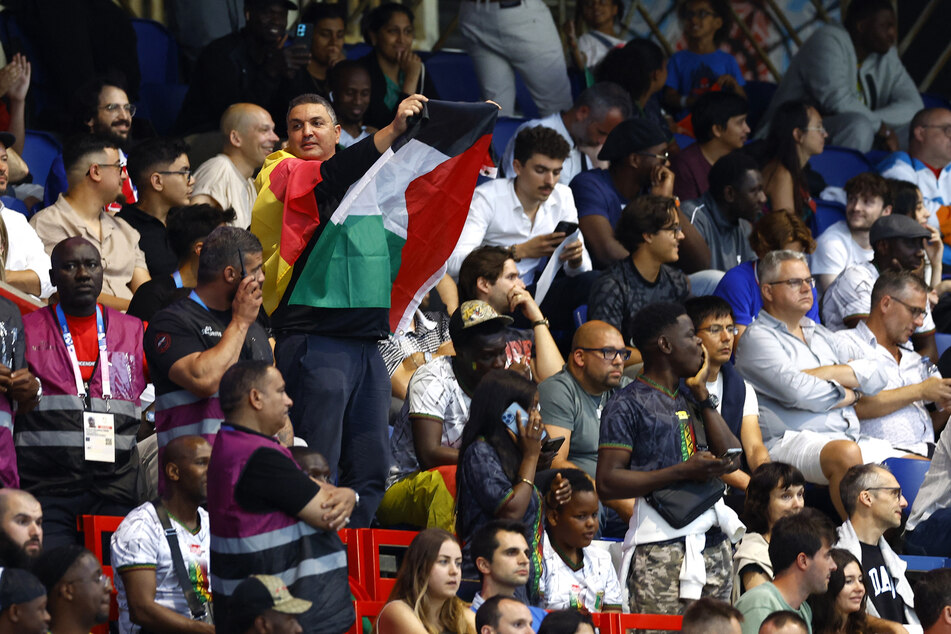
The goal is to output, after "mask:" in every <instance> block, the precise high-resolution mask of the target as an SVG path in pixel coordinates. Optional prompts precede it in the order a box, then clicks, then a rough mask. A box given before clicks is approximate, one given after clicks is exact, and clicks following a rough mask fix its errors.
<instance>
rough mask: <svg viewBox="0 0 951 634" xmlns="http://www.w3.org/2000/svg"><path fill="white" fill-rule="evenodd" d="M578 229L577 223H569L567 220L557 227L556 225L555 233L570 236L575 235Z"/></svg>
mask: <svg viewBox="0 0 951 634" xmlns="http://www.w3.org/2000/svg"><path fill="white" fill-rule="evenodd" d="M577 228H578V223H577V222H568V221H567V220H562V221H561V222H559V223H558V224H557V225H555V233H563V234H565V235H566V236H568V235H571V234H572V233H574V231H575V229H577Z"/></svg>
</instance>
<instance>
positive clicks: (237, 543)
mask: <svg viewBox="0 0 951 634" xmlns="http://www.w3.org/2000/svg"><path fill="white" fill-rule="evenodd" d="M316 533H317V529H316V528H314V527H313V526H310V525H308V524H304V523H303V522H297V523H296V524H291V525H290V526H285V527H284V528H278V529H276V530H273V531H269V532H267V533H261V534H260V535H250V536H248V537H215V536H214V535H212V536H211V549H212V550H213V551H215V552H219V553H223V554H226V555H241V554H245V553H256V552H260V551H262V550H267V549H268V548H277V547H278V546H284V545H285V544H292V543H294V542H296V541H297V540H299V539H301V538H303V537H308V536H310V535H314V534H316ZM344 565H346V563H345V564H344Z"/></svg>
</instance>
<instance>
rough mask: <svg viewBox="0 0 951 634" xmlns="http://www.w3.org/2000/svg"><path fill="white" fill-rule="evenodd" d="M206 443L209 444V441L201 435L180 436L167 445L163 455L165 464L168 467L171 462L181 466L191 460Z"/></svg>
mask: <svg viewBox="0 0 951 634" xmlns="http://www.w3.org/2000/svg"><path fill="white" fill-rule="evenodd" d="M206 445H208V441H207V440H205V439H204V438H202V437H201V436H179V437H178V438H175V439H173V440H172V442H170V443H168V444H167V445H165V451H164V453H163V455H162V459H163V462H164V465H165V466H166V467H167V466H168V465H170V464H176V465H179V466H181V464H182V463H184V462H187V461H188V460H191V459H192V457H193V456H194V455H195V453H197V452H198V450H199V449H200V448H202V447H205V446H206ZM208 446H210V445H208Z"/></svg>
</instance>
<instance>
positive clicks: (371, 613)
mask: <svg viewBox="0 0 951 634" xmlns="http://www.w3.org/2000/svg"><path fill="white" fill-rule="evenodd" d="M384 605H386V601H354V602H353V611H354V612H356V617H357V618H356V619H355V620H354V622H353V626H352V627H351V628H350V630H349V631H348V632H347V634H370V632H371V631H372V629H373V627H374V626H376V619H377V617H378V616H380V611H381V610H382V609H383V606H384ZM364 618H366V619H369V621H370V628H369V629H366V628H365V627H364V625H365V624H364V623H363V619H364Z"/></svg>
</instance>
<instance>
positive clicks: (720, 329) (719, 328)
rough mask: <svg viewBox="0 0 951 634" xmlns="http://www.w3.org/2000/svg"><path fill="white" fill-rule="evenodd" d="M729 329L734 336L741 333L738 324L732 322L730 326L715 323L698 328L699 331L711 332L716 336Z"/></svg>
mask: <svg viewBox="0 0 951 634" xmlns="http://www.w3.org/2000/svg"><path fill="white" fill-rule="evenodd" d="M724 330H725V331H727V332H728V333H730V334H731V335H733V336H734V337H735V336H737V335H738V334H740V329H739V328H737V327H736V324H730V325H729V326H723V325H721V324H713V325H712V326H709V327H707V328H697V332H701V331H702V332H709V333H710V334H711V335H713V336H714V337H716V336H718V335H719V334H720V333H722V332H723V331H724Z"/></svg>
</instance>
